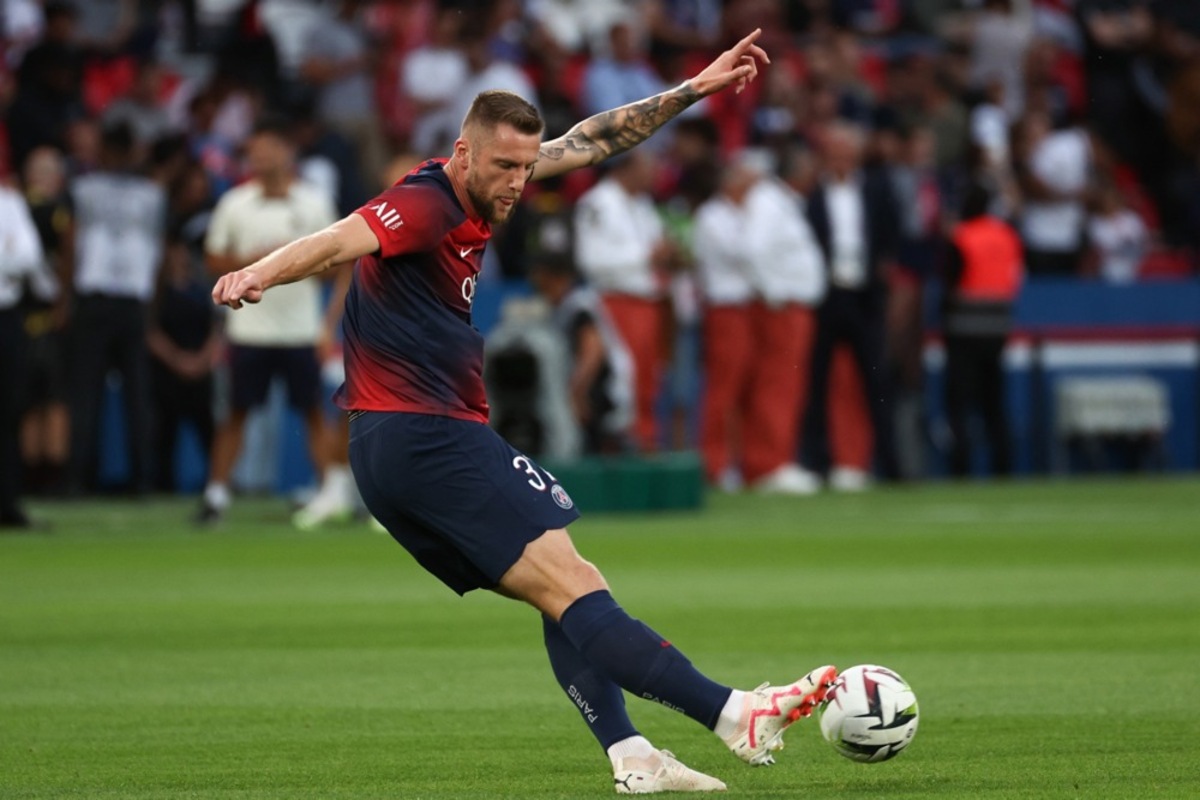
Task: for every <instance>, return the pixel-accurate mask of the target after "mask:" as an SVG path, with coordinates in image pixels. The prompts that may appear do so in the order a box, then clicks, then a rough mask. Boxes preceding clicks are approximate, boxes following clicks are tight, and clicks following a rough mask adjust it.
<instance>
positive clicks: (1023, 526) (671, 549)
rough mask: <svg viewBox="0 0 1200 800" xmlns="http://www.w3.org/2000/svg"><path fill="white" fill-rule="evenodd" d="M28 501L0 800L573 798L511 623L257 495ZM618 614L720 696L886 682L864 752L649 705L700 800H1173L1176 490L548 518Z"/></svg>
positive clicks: (1182, 614)
mask: <svg viewBox="0 0 1200 800" xmlns="http://www.w3.org/2000/svg"><path fill="white" fill-rule="evenodd" d="M191 509H192V505H191V503H190V502H184V501H158V502H151V503H145V504H138V505H132V504H120V503H78V504H69V505H63V506H60V507H58V508H41V509H37V510H39V511H40V512H41V516H43V517H45V518H48V519H50V520H52V521H53V522H54V524H55V529H54V531H53V532H52V533H51V534H47V535H27V536H3V537H0V797H2V798H51V797H76V798H117V797H121V798H125V797H128V798H208V797H214V798H226V797H227V798H384V797H386V798H500V797H505V798H506V797H514V798H515V797H519V798H588V797H608V796H611V792H612V789H611V786H610V777H609V772H608V765H607V762H606V760H605V759H604V757H603V755H602V754H601V752H600V750H599V748H598V747H597V746H596V745H595V743H594V742H593V741H592V739H591V738H590V736H589V734H588V733H587V731H586V729H585V727H584V725H583V724H582V723H581V721H580V720H579V719H578V713H577V712H576V711H575V709H574V707H573V706H572V704H571V703H570V701H568V700H567V699H566V697H565V696H563V694H562V693H561V691H560V690H559V688H558V686H557V684H556V683H555V682H554V680H553V677H552V676H551V674H550V670H549V667H548V665H547V664H546V661H545V655H544V653H543V651H542V649H541V644H540V627H539V624H538V622H537V619H536V616H535V615H534V614H533V613H532V612H531V611H530V610H529V609H527V608H524V607H522V606H520V605H518V604H516V603H513V602H511V601H506V600H502V599H500V598H498V597H495V596H492V595H489V594H486V593H475V594H473V595H470V596H468V597H467V598H466V599H459V598H457V597H456V596H455V595H453V594H452V593H451V592H449V591H448V590H446V589H444V588H443V587H442V586H441V585H440V584H438V583H437V582H436V581H435V580H434V579H433V578H431V577H430V576H428V575H427V574H425V573H424V572H422V571H421V570H420V569H419V568H418V567H416V566H415V565H414V564H413V563H412V562H411V560H410V559H409V558H408V557H407V555H406V554H405V553H404V552H403V551H402V550H401V549H400V548H399V547H398V546H396V545H395V544H394V543H393V542H392V541H391V539H390V538H388V537H386V536H384V535H378V534H374V533H371V532H369V531H368V530H367V529H366V528H365V527H364V526H361V525H354V526H343V527H336V528H331V529H329V530H326V531H323V532H319V533H299V532H296V531H294V530H292V529H291V528H290V527H289V526H288V524H287V510H286V509H285V508H284V505H283V503H282V502H280V501H263V500H259V501H246V502H241V503H239V504H238V505H236V506H235V508H234V510H233V512H232V515H231V519H230V521H229V523H228V524H226V525H225V526H224V527H223V528H221V529H219V530H216V531H211V532H199V531H196V530H194V529H192V528H191V527H190V526H189V525H188V524H187V523H186V522H185V520H186V518H187V515H188V513H189V512H190V511H191ZM573 530H574V533H575V536H576V539H577V542H578V545H579V547H580V549H581V550H582V551H583V553H584V554H585V556H587V557H589V558H591V559H592V560H594V561H596V562H597V563H598V564H599V565H600V566H601V568H602V569H603V570H604V571H605V573H606V574H607V576H608V578H609V581H610V582H611V584H612V586H613V590H614V593H615V594H616V596H617V597H618V598H619V599H620V600H621V601H622V602H623V603H624V604H625V605H626V607H627V608H628V609H629V610H630V611H631V613H633V614H635V615H637V616H640V617H642V618H644V619H645V620H646V621H647V622H649V623H650V624H651V625H653V626H654V627H656V628H658V629H659V630H660V631H661V632H663V633H664V634H665V635H667V636H668V637H669V638H671V639H672V640H673V641H674V642H675V643H676V644H678V645H679V646H680V648H681V649H682V650H683V651H684V652H686V653H688V654H689V655H690V656H691V658H692V659H693V661H695V662H696V663H697V664H698V665H699V666H700V667H701V668H702V669H703V670H705V671H706V672H708V673H709V674H710V675H712V676H713V677H714V678H716V679H718V680H722V681H725V682H728V683H731V684H735V685H738V686H741V687H743V688H749V687H753V686H755V685H757V684H758V683H759V682H760V681H762V680H768V679H769V680H771V681H774V682H781V681H787V680H791V679H793V678H794V677H795V676H797V675H799V674H800V673H802V672H804V671H807V670H808V669H809V668H811V667H813V666H816V665H818V664H821V663H826V662H832V663H836V664H838V665H840V666H850V665H851V664H855V663H863V662H871V663H879V664H884V665H886V666H889V667H891V668H893V669H895V670H897V671H899V672H900V674H901V675H903V676H904V677H905V678H906V679H907V680H908V681H909V683H910V684H911V685H912V687H913V688H914V690H915V691H916V693H917V697H918V698H919V700H920V703H921V727H920V730H919V732H918V734H917V737H916V739H915V741H914V742H913V744H912V746H911V747H910V748H909V749H908V750H907V751H906V752H905V753H903V754H901V755H900V756H899V757H898V758H896V759H894V760H893V761H890V762H887V763H884V764H878V765H863V764H856V763H853V762H850V761H848V760H846V759H843V758H842V757H840V756H838V755H837V754H836V753H835V752H834V751H833V750H832V749H831V748H830V747H829V746H827V745H826V744H824V743H823V742H822V741H821V740H820V737H819V733H818V731H817V727H816V725H815V724H814V723H813V722H811V721H809V722H805V723H802V724H800V725H798V726H797V727H796V728H794V729H793V730H792V731H791V732H790V733H789V734H788V748H787V749H786V750H785V751H784V752H783V753H781V754H780V758H779V764H778V765H777V766H775V767H771V768H769V769H766V768H759V769H751V768H748V767H746V766H744V765H743V764H741V762H739V761H737V760H736V759H734V758H733V757H732V756H731V755H729V753H728V752H726V751H725V750H724V748H723V747H722V746H721V745H720V744H719V743H718V742H717V741H716V740H715V739H714V738H713V737H712V735H711V734H709V733H707V732H705V731H703V730H701V729H700V728H698V727H697V726H696V725H695V724H693V723H691V722H690V721H688V720H686V719H685V718H683V717H681V716H679V715H677V714H674V713H673V712H670V711H668V710H666V709H664V708H661V707H658V706H651V705H649V704H647V703H644V702H641V701H638V700H633V699H631V700H630V707H631V711H632V713H633V716H634V720H635V722H636V723H637V724H638V725H639V726H640V727H641V729H642V730H643V732H644V733H645V734H646V735H647V736H649V737H650V738H651V740H652V741H654V742H655V743H656V744H658V745H659V746H660V747H668V748H671V749H672V750H674V751H675V752H676V754H678V755H679V756H680V757H681V758H682V759H683V760H684V761H685V762H686V763H688V764H690V765H692V766H694V767H696V768H698V769H701V770H704V771H707V772H710V773H712V774H716V775H718V776H720V777H722V778H723V779H724V780H725V781H726V782H727V783H728V784H729V787H730V792H729V796H731V797H735V796H736V797H758V798H767V797H771V798H793V797H804V798H875V797H888V798H917V797H920V798H927V797H935V798H977V797H982V798H1042V797H1047V798H1126V797H1128V798H1144V797H1147V796H1156V797H1171V798H1175V797H1178V798H1185V797H1200V677H1198V676H1200V481H1197V480H1196V479H1195V478H1190V479H1182V480H1165V479H1164V480H1154V481H1142V480H1136V481H1135V480H1116V479H1114V480H1110V481H1095V482H1053V483H1039V484H1023V483H1016V484H1008V485H989V486H978V485H968V486H947V485H930V486H920V487H913V488H903V489H893V490H886V491H876V492H872V493H869V494H864V495H859V496H821V497H816V498H811V499H804V500H787V499H763V498H758V497H750V496H747V497H712V498H711V500H710V505H709V507H708V508H707V509H705V510H704V511H703V512H700V513H695V514H686V515H663V516H653V517H645V516H643V517H626V516H608V517H603V516H593V517H586V516H585V518H584V519H583V520H582V521H580V522H579V523H578V524H577V525H576V526H574V527H573Z"/></svg>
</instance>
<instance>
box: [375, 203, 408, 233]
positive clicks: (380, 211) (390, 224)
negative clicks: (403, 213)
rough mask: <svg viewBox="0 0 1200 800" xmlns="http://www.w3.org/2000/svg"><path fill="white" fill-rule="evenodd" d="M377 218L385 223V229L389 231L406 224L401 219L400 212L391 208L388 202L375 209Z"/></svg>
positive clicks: (378, 205) (376, 206)
mask: <svg viewBox="0 0 1200 800" xmlns="http://www.w3.org/2000/svg"><path fill="white" fill-rule="evenodd" d="M373 210H374V211H375V216H377V217H379V221H380V222H382V223H383V227H385V228H387V229H388V230H389V231H394V230H396V229H397V228H399V227H400V226H401V225H403V224H404V220H402V219H401V218H400V212H399V211H397V210H396V209H394V208H392V207H391V206H389V205H388V204H387V203H386V202H381V203H379V204H377V205H375V206H374V207H373Z"/></svg>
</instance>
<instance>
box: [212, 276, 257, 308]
mask: <svg viewBox="0 0 1200 800" xmlns="http://www.w3.org/2000/svg"><path fill="white" fill-rule="evenodd" d="M263 291H265V288H264V287H263V284H262V278H260V277H259V275H258V273H256V272H255V271H254V270H251V269H248V268H247V269H239V270H237V271H235V272H227V273H225V274H224V275H222V276H221V277H220V278H218V279H217V283H216V285H215V286H213V290H212V299H213V302H214V303H216V304H217V305H219V306H229V307H230V308H234V309H237V308H241V307H242V303H257V302H258V301H259V300H262V296H263Z"/></svg>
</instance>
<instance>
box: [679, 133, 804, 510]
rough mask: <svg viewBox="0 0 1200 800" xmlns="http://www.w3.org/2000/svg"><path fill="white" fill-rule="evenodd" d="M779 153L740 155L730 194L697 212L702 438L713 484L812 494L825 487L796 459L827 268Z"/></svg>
mask: <svg viewBox="0 0 1200 800" xmlns="http://www.w3.org/2000/svg"><path fill="white" fill-rule="evenodd" d="M771 161H772V160H771V158H770V157H769V156H768V155H767V154H766V153H765V152H763V151H743V152H741V153H739V154H738V155H736V156H735V157H734V159H733V161H732V162H731V164H730V165H729V166H728V167H727V168H726V170H725V174H724V177H723V179H722V188H721V192H720V193H719V194H718V195H717V196H716V197H714V198H713V199H711V200H709V201H707V202H706V203H705V204H704V205H703V206H701V208H700V210H699V211H698V212H697V220H696V257H697V261H698V263H699V265H700V275H701V278H702V284H703V286H704V287H705V299H706V301H707V303H706V307H705V317H704V326H705V337H704V341H705V376H706V379H707V385H706V394H705V400H704V406H703V413H702V434H701V442H702V448H703V454H704V459H705V469H706V473H707V475H708V478H709V480H710V481H711V482H713V483H717V484H718V485H722V486H725V487H726V488H731V487H732V486H736V485H738V484H739V483H740V482H742V481H744V482H745V483H746V484H747V485H749V486H750V487H752V488H754V489H755V490H757V491H761V492H767V493H781V494H794V495H804V494H812V493H813V492H815V491H817V489H818V486H819V483H818V480H817V478H816V476H814V475H813V474H811V473H809V472H808V471H806V470H804V469H803V468H801V467H800V466H799V465H798V464H796V463H795V455H796V447H795V443H796V441H797V437H798V434H799V430H798V426H799V420H800V410H801V409H802V408H803V406H804V394H805V391H806V388H807V383H808V372H809V354H810V352H811V350H812V343H813V333H814V329H815V321H814V318H813V314H812V310H811V309H812V307H813V306H814V305H815V304H816V303H817V302H818V301H819V300H820V298H821V295H822V294H823V293H824V291H825V266H824V263H823V259H822V255H821V252H820V250H819V248H818V247H817V243H816V240H815V239H814V238H813V235H812V231H811V230H810V229H809V226H808V223H807V221H806V220H805V218H804V216H803V214H802V212H801V208H800V201H799V198H798V197H797V196H796V195H795V194H794V193H793V192H792V191H791V189H789V188H787V187H786V186H785V185H784V184H783V183H782V182H781V181H778V180H777V179H776V178H774V177H773V174H772V163H771ZM731 469H732V471H733V473H735V474H736V476H737V477H736V478H735V477H734V476H733V475H732V474H731V472H730V471H731Z"/></svg>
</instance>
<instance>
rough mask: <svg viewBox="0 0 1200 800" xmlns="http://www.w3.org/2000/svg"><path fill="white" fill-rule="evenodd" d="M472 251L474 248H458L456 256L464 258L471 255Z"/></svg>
mask: <svg viewBox="0 0 1200 800" xmlns="http://www.w3.org/2000/svg"><path fill="white" fill-rule="evenodd" d="M474 249H475V248H474V247H460V248H458V255H459V257H461V258H466V257H467V256H469V255H471V251H472V250H474Z"/></svg>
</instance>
